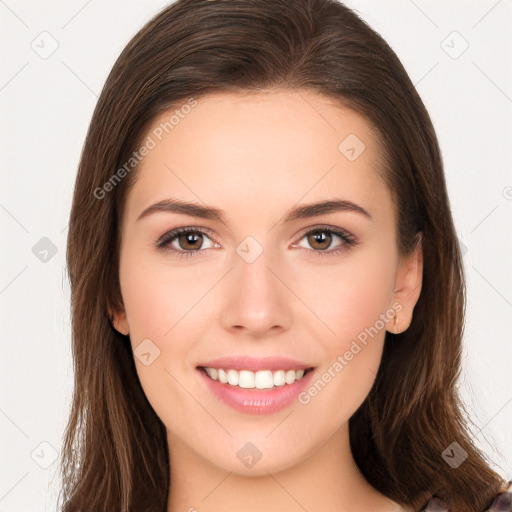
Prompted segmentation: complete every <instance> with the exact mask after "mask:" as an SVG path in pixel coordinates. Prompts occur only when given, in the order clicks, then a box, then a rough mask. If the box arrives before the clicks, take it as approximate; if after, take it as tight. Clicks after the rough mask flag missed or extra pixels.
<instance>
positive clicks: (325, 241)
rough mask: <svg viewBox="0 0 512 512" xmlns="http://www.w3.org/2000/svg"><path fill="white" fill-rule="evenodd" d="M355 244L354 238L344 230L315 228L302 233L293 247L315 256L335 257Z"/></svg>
mask: <svg viewBox="0 0 512 512" xmlns="http://www.w3.org/2000/svg"><path fill="white" fill-rule="evenodd" d="M336 240H338V244H337V245H335V243H336ZM303 241H305V242H306V243H307V247H306V246H305V245H302V243H304V242H303ZM357 244H358V243H357V241H356V239H355V238H354V236H353V235H352V234H351V233H349V232H348V231H346V230H345V229H342V228H336V229H333V228H329V227H325V228H324V227H317V228H316V229H310V230H309V231H308V232H306V233H304V234H303V235H302V238H301V239H300V241H299V243H298V244H296V245H295V246H296V247H297V246H298V247H302V248H304V249H306V250H308V251H309V252H311V253H313V254H315V255H317V256H335V255H338V254H341V252H342V251H346V250H348V249H349V248H350V247H354V246H356V245H357Z"/></svg>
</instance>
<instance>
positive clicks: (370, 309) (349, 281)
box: [295, 251, 394, 351]
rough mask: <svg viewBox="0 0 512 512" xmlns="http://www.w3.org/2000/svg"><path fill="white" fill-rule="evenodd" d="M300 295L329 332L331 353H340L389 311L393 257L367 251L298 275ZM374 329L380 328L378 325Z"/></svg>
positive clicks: (380, 252)
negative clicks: (306, 274) (336, 351)
mask: <svg viewBox="0 0 512 512" xmlns="http://www.w3.org/2000/svg"><path fill="white" fill-rule="evenodd" d="M295 282H297V283H301V286H300V291H299V293H298V294H300V296H301V297H303V298H304V299H303V300H304V302H306V303H307V304H308V305H310V308H311V309H312V310H313V311H314V312H315V313H317V316H318V318H319V319H320V320H321V321H322V322H323V324H324V325H326V326H327V327H328V328H329V331H330V336H326V337H324V339H326V340H331V341H330V342H329V345H330V351H332V349H342V348H343V347H345V346H346V344H347V342H348V343H349V344H350V340H352V339H354V338H356V337H357V335H358V334H359V333H361V332H362V331H364V330H365V329H366V328H371V327H372V326H374V325H375V324H376V322H377V321H378V320H379V315H381V314H384V313H385V312H386V311H387V310H388V309H389V307H390V303H391V298H392V295H393V285H394V260H393V254H391V253H390V254H386V253H385V252H384V251H367V252H366V253H363V252H362V251H361V253H360V254H355V253H354V254H353V255H351V257H350V258H347V259H346V260H344V261H342V262H341V263H340V264H339V265H333V266H332V267H330V268H329V270H328V271H326V269H325V268H324V269H321V270H319V271H318V272H314V273H310V274H309V275H308V276H307V277H306V276H305V275H304V274H301V276H300V279H299V278H297V279H296V280H295ZM377 327H380V328H382V321H380V322H378V325H377Z"/></svg>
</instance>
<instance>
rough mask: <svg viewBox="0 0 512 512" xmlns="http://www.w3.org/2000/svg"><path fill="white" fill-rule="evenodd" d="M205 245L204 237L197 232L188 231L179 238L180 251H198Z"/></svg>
mask: <svg viewBox="0 0 512 512" xmlns="http://www.w3.org/2000/svg"><path fill="white" fill-rule="evenodd" d="M202 243H203V235H202V234H201V233H198V232H196V231H188V232H187V233H184V234H181V235H179V236H178V244H179V247H180V249H184V250H192V251H193V250H197V249H199V248H200V247H201V244H202Z"/></svg>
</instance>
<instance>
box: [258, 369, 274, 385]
mask: <svg viewBox="0 0 512 512" xmlns="http://www.w3.org/2000/svg"><path fill="white" fill-rule="evenodd" d="M254 385H255V387H256V388H258V389H270V388H272V387H274V377H272V372H271V371H270V370H260V371H259V372H256V373H255V374H254Z"/></svg>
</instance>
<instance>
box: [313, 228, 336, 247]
mask: <svg viewBox="0 0 512 512" xmlns="http://www.w3.org/2000/svg"><path fill="white" fill-rule="evenodd" d="M309 237H310V238H312V239H313V240H314V243H312V244H310V245H311V247H313V248H315V249H327V248H328V247H329V245H331V235H326V232H325V231H315V232H314V233H311V234H310V235H309ZM326 241H327V244H326ZM318 244H320V245H321V247H318ZM322 244H324V245H322Z"/></svg>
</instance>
